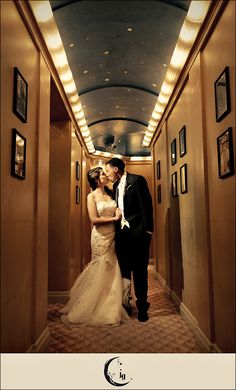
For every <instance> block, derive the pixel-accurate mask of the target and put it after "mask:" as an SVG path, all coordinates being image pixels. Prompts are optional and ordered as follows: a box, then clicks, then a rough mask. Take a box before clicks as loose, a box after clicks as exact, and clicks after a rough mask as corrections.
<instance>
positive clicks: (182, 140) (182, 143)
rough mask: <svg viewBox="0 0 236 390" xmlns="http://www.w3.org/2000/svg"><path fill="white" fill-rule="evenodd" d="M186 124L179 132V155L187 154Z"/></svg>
mask: <svg viewBox="0 0 236 390" xmlns="http://www.w3.org/2000/svg"><path fill="white" fill-rule="evenodd" d="M186 152H187V151H186V126H183V127H182V129H181V130H180V132H179V155H180V157H183V156H184V155H185V154H186Z"/></svg>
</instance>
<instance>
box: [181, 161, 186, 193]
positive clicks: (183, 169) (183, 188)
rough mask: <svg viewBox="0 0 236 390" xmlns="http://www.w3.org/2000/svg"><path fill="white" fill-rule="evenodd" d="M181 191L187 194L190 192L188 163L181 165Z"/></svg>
mask: <svg viewBox="0 0 236 390" xmlns="http://www.w3.org/2000/svg"><path fill="white" fill-rule="evenodd" d="M180 191H181V194H185V193H186V192H188V184H187V164H184V165H182V167H180Z"/></svg>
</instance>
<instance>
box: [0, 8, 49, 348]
mask: <svg viewBox="0 0 236 390" xmlns="http://www.w3.org/2000/svg"><path fill="white" fill-rule="evenodd" d="M1 12H2V15H1V35H2V36H1V38H2V40H1V43H2V52H1V96H2V97H3V98H2V99H1V113H2V119H1V159H2V165H1V185H2V189H3V190H4V191H3V192H2V198H1V208H2V214H1V233H2V241H1V271H2V272H1V288H2V293H1V307H2V315H1V319H2V324H1V326H2V338H1V339H2V347H1V348H2V351H3V352H25V351H26V350H28V348H30V346H32V345H33V344H34V343H35V342H36V340H37V339H38V337H39V336H40V334H41V333H42V332H45V330H46V328H47V320H46V307H47V290H46V285H47V267H46V263H45V261H46V259H45V257H44V256H45V254H46V253H47V224H48V220H47V218H48V217H47V213H48V198H47V191H48V188H47V180H48V128H49V105H50V103H49V93H50V90H49V86H50V84H49V72H48V69H47V67H46V66H45V63H44V61H43V59H42V57H41V56H40V54H39V52H38V50H37V49H36V47H35V46H34V44H33V42H32V40H31V38H30V35H29V33H28V31H27V30H26V28H25V25H24V23H23V22H22V20H21V18H20V16H19V13H18V11H17V9H16V6H15V5H14V3H13V2H11V1H4V2H1ZM19 42H20V44H19ZM14 66H16V67H18V68H19V70H20V72H21V73H22V74H23V76H24V77H25V79H26V80H27V83H28V118H27V123H25V124H24V123H22V122H21V121H20V120H19V119H18V118H17V117H16V116H15V115H14V114H13V112H12V102H13V67H14ZM12 128H16V129H17V130H18V131H19V132H20V133H21V134H22V135H23V136H24V137H25V138H26V140H27V144H26V147H27V149H26V179H25V180H19V179H17V178H15V177H12V176H11V175H10V166H11V134H12ZM36 192H37V196H36ZM16 324H17V326H16Z"/></svg>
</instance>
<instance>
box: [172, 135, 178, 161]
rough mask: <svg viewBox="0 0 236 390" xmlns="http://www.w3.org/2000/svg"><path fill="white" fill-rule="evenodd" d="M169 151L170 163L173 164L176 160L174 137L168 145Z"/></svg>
mask: <svg viewBox="0 0 236 390" xmlns="http://www.w3.org/2000/svg"><path fill="white" fill-rule="evenodd" d="M170 153H171V165H175V163H176V162H177V156H176V138H174V139H173V141H172V142H171V145H170Z"/></svg>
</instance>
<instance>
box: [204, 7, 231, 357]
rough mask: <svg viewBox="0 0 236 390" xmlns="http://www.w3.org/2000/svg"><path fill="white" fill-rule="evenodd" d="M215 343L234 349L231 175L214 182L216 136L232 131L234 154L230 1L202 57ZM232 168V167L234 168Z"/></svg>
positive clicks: (216, 178)
mask: <svg viewBox="0 0 236 390" xmlns="http://www.w3.org/2000/svg"><path fill="white" fill-rule="evenodd" d="M226 65H228V66H229V71H230V97H231V107H232V109H231V112H230V113H229V114H228V115H227V116H226V117H225V118H224V119H223V120H222V121H220V122H218V123H217V122H216V121H215V101H214V89H213V85H214V81H215V80H216V79H217V77H218V76H219V74H220V73H221V72H222V71H223V69H224V67H225V66H226ZM202 72H203V95H204V115H205V126H206V129H205V131H206V151H207V161H208V164H207V173H208V188H209V213H210V242H211V246H210V250H211V261H212V277H213V298H214V324H215V342H216V344H217V345H218V346H220V348H222V349H223V350H224V351H226V352H228V351H235V349H233V345H235V330H234V329H235V175H233V176H230V177H228V178H225V179H219V178H218V161H217V149H216V138H217V137H218V136H219V135H220V134H222V133H223V132H224V131H225V130H227V128H228V127H232V131H233V142H234V157H235V155H236V150H235V2H234V1H230V2H229V4H228V6H227V8H226V9H225V12H224V13H223V15H222V17H221V19H220V21H219V23H218V24H217V26H216V29H215V31H214V35H213V36H212V37H211V38H210V39H209V42H208V43H207V45H206V47H205V49H204V51H203V53H202ZM235 166H236V165H235Z"/></svg>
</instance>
